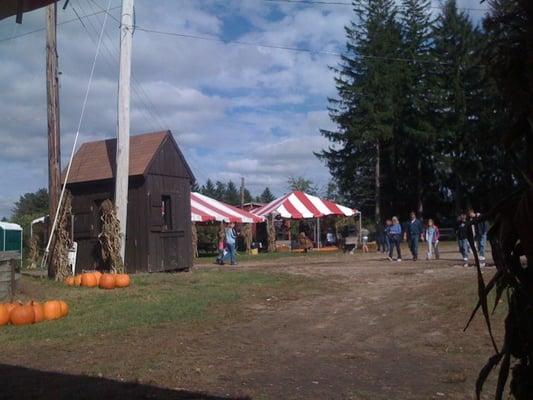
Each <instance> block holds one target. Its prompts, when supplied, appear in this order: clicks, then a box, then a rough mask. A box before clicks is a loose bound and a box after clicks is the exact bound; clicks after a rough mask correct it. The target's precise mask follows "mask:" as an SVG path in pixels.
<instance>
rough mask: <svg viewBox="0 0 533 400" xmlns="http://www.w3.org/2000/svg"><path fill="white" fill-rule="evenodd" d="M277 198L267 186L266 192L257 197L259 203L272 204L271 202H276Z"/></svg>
mask: <svg viewBox="0 0 533 400" xmlns="http://www.w3.org/2000/svg"><path fill="white" fill-rule="evenodd" d="M275 199H276V197H275V196H274V195H273V194H272V192H271V191H270V188H269V187H268V186H267V187H266V188H265V190H263V192H262V193H261V194H260V195H259V196H258V197H257V201H258V202H259V203H265V204H266V203H270V202H271V201H274V200H275Z"/></svg>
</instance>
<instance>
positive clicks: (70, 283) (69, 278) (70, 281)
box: [65, 276, 74, 286]
mask: <svg viewBox="0 0 533 400" xmlns="http://www.w3.org/2000/svg"><path fill="white" fill-rule="evenodd" d="M65 283H66V284H67V285H68V286H74V277H73V276H67V277H66V278H65Z"/></svg>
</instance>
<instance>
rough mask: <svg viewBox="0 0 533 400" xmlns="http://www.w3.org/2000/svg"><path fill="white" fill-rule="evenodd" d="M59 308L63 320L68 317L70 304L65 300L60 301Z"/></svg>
mask: <svg viewBox="0 0 533 400" xmlns="http://www.w3.org/2000/svg"><path fill="white" fill-rule="evenodd" d="M59 307H60V309H61V318H63V317H66V316H67V315H68V304H67V303H65V302H64V301H63V300H59Z"/></svg>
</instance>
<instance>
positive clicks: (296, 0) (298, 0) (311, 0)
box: [256, 0, 490, 11]
mask: <svg viewBox="0 0 533 400" xmlns="http://www.w3.org/2000/svg"><path fill="white" fill-rule="evenodd" d="M256 1H259V0H256ZM261 1H264V2H267V3H289V4H290V3H292V4H309V5H322V6H344V7H353V6H354V5H353V3H349V2H344V1H318V0H317V1H315V0H261ZM396 7H397V8H404V7H402V6H396ZM428 8H432V9H437V10H443V9H444V8H445V6H428ZM456 8H457V9H458V10H464V11H490V9H489V8H475V7H456Z"/></svg>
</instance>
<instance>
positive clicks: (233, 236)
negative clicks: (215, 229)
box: [222, 222, 237, 265]
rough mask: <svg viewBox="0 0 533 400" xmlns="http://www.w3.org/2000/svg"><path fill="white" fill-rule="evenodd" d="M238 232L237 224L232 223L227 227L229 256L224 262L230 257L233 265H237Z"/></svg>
mask: <svg viewBox="0 0 533 400" xmlns="http://www.w3.org/2000/svg"><path fill="white" fill-rule="evenodd" d="M236 241H237V232H236V231H235V223H234V222H231V223H230V224H229V225H228V226H227V227H226V248H227V250H228V252H227V254H226V255H225V256H224V258H223V259H222V261H223V262H224V261H225V259H226V258H228V257H229V259H230V263H231V265H237V249H236V245H237V243H236Z"/></svg>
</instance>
